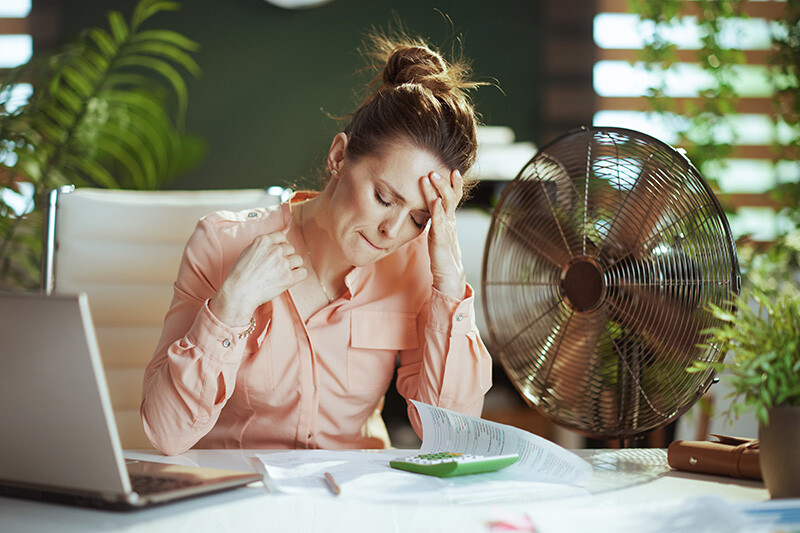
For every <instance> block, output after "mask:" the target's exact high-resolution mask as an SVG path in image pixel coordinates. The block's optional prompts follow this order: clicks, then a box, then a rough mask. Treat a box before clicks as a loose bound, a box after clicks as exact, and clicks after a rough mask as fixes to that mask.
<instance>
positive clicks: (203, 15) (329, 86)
mask: <svg viewBox="0 0 800 533" xmlns="http://www.w3.org/2000/svg"><path fill="white" fill-rule="evenodd" d="M182 3H183V7H182V9H181V10H180V11H179V12H177V13H161V14H159V15H157V16H156V17H154V18H153V19H152V20H151V21H150V22H149V25H151V26H153V27H159V28H169V29H174V30H177V31H180V32H181V33H184V34H185V35H187V36H188V37H190V38H192V39H194V40H196V41H198V42H199V43H200V44H201V45H202V49H201V51H200V52H199V53H198V54H197V56H196V57H197V60H198V63H199V64H200V66H201V68H202V69H203V76H202V78H201V79H198V80H192V81H190V82H189V112H188V115H187V119H186V127H187V130H188V131H189V132H191V133H194V134H198V135H200V136H201V137H203V138H204V139H205V140H206V142H207V143H208V151H207V154H206V157H205V159H204V160H203V162H202V163H201V164H200V165H199V166H198V167H196V168H195V169H193V170H191V171H190V172H189V173H188V174H186V175H184V176H181V177H180V178H178V179H177V180H176V181H175V182H173V183H172V184H171V185H170V188H176V189H180V188H186V189H202V188H235V187H261V186H267V185H304V184H305V185H308V184H309V183H313V181H309V179H310V178H315V177H316V176H317V175H318V169H320V168H321V167H322V163H323V160H324V155H325V153H326V151H327V148H328V146H329V144H330V140H331V138H332V137H333V135H334V134H335V133H336V132H337V131H339V129H340V123H339V122H337V121H336V120H332V119H331V118H329V117H328V115H327V114H328V113H329V114H331V115H334V116H342V115H346V114H347V113H349V112H351V111H352V110H354V109H355V107H356V105H357V103H358V101H359V99H358V97H357V96H358V92H359V90H360V87H361V84H362V82H363V81H364V80H365V79H366V78H365V76H364V75H363V74H358V73H357V71H358V69H359V68H361V67H362V66H363V65H364V62H363V60H362V59H361V57H360V56H359V54H358V52H357V50H356V48H357V46H358V45H359V43H360V41H361V38H362V35H363V33H364V31H365V30H367V29H369V28H370V27H371V26H385V25H386V24H388V23H389V22H390V21H391V20H392V17H393V13H396V14H397V15H398V16H399V17H400V19H402V20H403V22H404V23H405V24H406V25H407V26H408V27H409V28H411V29H413V30H414V31H416V32H417V33H419V34H421V35H422V36H424V37H426V38H428V39H430V40H431V42H433V43H434V44H436V45H446V44H447V43H448V42H450V41H452V36H453V34H454V30H455V33H456V34H461V35H462V36H463V42H464V50H465V55H466V56H467V57H470V58H472V60H473V67H474V73H475V76H476V77H477V78H479V79H483V80H486V81H492V80H496V81H497V83H498V84H499V86H500V88H501V89H502V91H501V90H498V89H497V88H495V87H483V88H481V89H479V90H478V91H477V92H476V93H474V100H475V102H476V103H477V105H478V109H479V111H480V112H481V113H482V115H483V121H484V122H485V123H486V124H491V125H506V126H510V127H511V128H513V129H514V131H515V132H516V134H517V138H518V139H520V140H532V141H536V140H537V139H536V129H535V128H536V123H537V106H538V91H537V76H536V72H537V70H538V69H537V64H538V62H539V59H538V47H537V33H538V32H537V20H538V19H539V17H538V15H537V11H538V9H539V7H538V6H539V2H537V1H535V0H503V1H497V2H489V1H487V0H441V1H438V2H432V1H425V0H404V1H402V2H398V1H389V0H369V1H367V0H333V1H332V2H330V3H329V4H326V5H323V6H321V7H317V8H313V9H307V10H298V11H288V10H285V9H282V8H279V7H275V6H273V5H271V4H268V3H267V2H265V1H264V0H184V1H183V2H182ZM134 4H135V2H134V1H132V0H116V1H114V0H83V1H79V0H70V1H68V2H65V3H64V4H61V8H60V14H59V20H60V31H61V38H62V40H68V39H71V38H72V37H73V36H74V35H75V34H76V33H77V32H78V31H79V30H80V29H82V28H84V27H87V26H93V25H103V26H105V25H106V22H105V18H104V16H105V15H104V14H105V12H106V11H108V10H109V9H117V10H120V11H122V13H123V14H124V15H125V16H126V18H128V17H129V15H130V12H131V11H132V6H133V5H134ZM440 12H443V13H446V14H447V15H448V16H449V17H450V19H452V26H451V25H450V24H449V23H448V22H447V21H446V20H445V18H444V17H443V16H442V15H441V14H440ZM304 178H305V179H306V181H304V180H303V179H304Z"/></svg>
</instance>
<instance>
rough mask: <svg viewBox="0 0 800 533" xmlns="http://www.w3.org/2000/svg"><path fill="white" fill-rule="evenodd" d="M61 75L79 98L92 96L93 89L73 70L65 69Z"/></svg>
mask: <svg viewBox="0 0 800 533" xmlns="http://www.w3.org/2000/svg"><path fill="white" fill-rule="evenodd" d="M62 75H63V77H64V79H65V80H66V81H67V82H68V83H69V84H70V87H72V88H73V89H74V90H75V92H76V93H77V94H78V95H79V96H81V97H84V98H85V97H88V96H91V95H92V94H94V87H92V86H91V85H89V83H87V81H86V79H85V78H83V77H82V76H81V75H80V74H78V73H77V72H75V71H74V70H73V69H71V68H65V69H64V72H62Z"/></svg>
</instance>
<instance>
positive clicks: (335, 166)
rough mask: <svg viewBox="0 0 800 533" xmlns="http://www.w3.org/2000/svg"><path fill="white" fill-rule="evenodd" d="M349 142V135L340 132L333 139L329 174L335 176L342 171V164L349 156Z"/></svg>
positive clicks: (329, 159) (328, 163)
mask: <svg viewBox="0 0 800 533" xmlns="http://www.w3.org/2000/svg"><path fill="white" fill-rule="evenodd" d="M347 141H348V139H347V135H345V133H344V132H339V133H337V134H336V137H334V138H333V142H332V143H331V148H330V150H328V159H327V165H328V172H330V173H331V174H332V175H334V176H335V175H336V174H337V173H338V172H339V171H340V170H341V167H342V163H343V162H344V158H345V156H346V155H347ZM334 171H336V172H334Z"/></svg>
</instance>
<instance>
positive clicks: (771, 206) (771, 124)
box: [593, 0, 800, 241]
mask: <svg viewBox="0 0 800 533" xmlns="http://www.w3.org/2000/svg"><path fill="white" fill-rule="evenodd" d="M680 6H681V7H680V14H679V19H678V20H679V23H678V24H676V25H674V26H670V29H669V31H663V28H661V30H660V31H661V33H660V35H661V36H662V37H664V36H666V37H667V38H668V41H669V42H671V43H673V44H675V45H676V46H677V50H676V59H677V62H676V64H674V65H672V66H671V67H670V68H669V70H668V71H667V73H666V76H665V78H664V80H665V87H666V93H667V95H668V96H671V97H672V98H673V101H674V103H675V109H677V110H681V109H685V108H686V105H687V104H691V103H694V104H700V103H701V102H700V98H699V92H700V91H701V90H703V88H704V87H706V86H707V83H708V80H707V78H705V77H704V76H703V72H702V69H701V68H700V63H699V61H700V59H699V57H698V50H699V49H700V48H701V42H700V39H701V37H702V35H700V34H699V29H698V28H699V25H698V18H699V17H700V16H701V13H700V6H699V3H698V2H696V1H693V0H689V1H684V2H681V3H680ZM742 9H743V15H744V16H742V17H736V18H734V19H728V20H727V21H726V23H727V26H724V27H723V31H722V32H721V33H720V39H721V40H722V41H723V44H724V46H726V47H730V48H733V49H736V50H741V51H742V53H743V56H744V60H745V63H744V64H743V65H741V66H738V67H736V70H735V74H736V76H735V79H734V90H735V92H736V94H737V96H738V99H737V101H736V103H735V106H734V109H733V113H731V115H730V116H728V117H726V118H727V119H728V121H729V123H730V126H731V134H730V137H726V134H725V133H721V134H720V139H719V140H720V141H723V142H731V143H732V144H733V145H734V146H733V150H732V153H731V154H730V156H729V157H727V158H725V159H724V160H722V161H720V162H712V163H710V164H709V165H708V166H705V167H702V168H700V171H701V173H703V174H704V175H705V176H706V177H711V178H714V179H715V180H716V186H717V187H718V190H717V191H716V192H717V194H718V196H719V198H720V200H721V201H722V203H723V205H724V206H725V207H726V208H728V209H729V210H731V212H732V215H731V216H730V220H731V227H732V230H733V232H734V234H735V235H736V236H740V235H744V234H750V235H752V237H753V238H754V239H756V240H763V241H767V240H771V239H772V238H774V236H775V235H777V234H779V233H781V232H782V231H783V230H784V229H785V228H786V227H787V224H789V222H788V221H786V220H783V219H782V218H781V217H780V215H778V214H777V211H778V210H779V205H778V204H777V203H776V202H775V201H774V200H773V199H772V198H770V197H769V195H768V192H769V191H770V190H771V189H772V188H774V187H775V186H776V185H778V184H780V183H783V182H787V181H797V180H798V179H800V164H798V161H797V159H798V156H797V154H793V153H792V152H791V151H790V150H789V149H788V147H786V146H785V145H782V141H783V140H786V139H788V138H791V137H794V136H796V135H797V132H796V131H793V130H791V129H790V128H789V127H788V126H787V125H786V124H783V123H782V122H781V121H780V120H777V121H776V110H775V104H774V101H773V92H774V88H773V84H772V80H771V79H770V68H769V64H770V61H771V56H772V51H771V47H772V41H771V36H772V32H773V31H775V28H776V21H779V20H781V19H782V18H783V17H784V14H785V10H786V2H785V1H777V0H762V1H756V0H751V1H747V2H743V3H742ZM650 31H654V29H653V28H652V27H648V25H647V24H646V23H645V22H643V21H642V20H641V19H640V18H639V17H638V15H635V14H633V13H631V10H630V9H629V6H628V1H627V0H598V2H597V11H596V14H595V18H594V24H593V33H594V42H595V63H594V69H593V85H594V91H595V115H594V119H593V122H594V123H595V124H597V125H605V126H620V127H628V128H632V129H637V130H640V131H643V132H645V133H648V134H650V135H653V136H654V137H657V138H659V139H661V140H663V141H665V142H667V143H669V144H673V145H675V146H677V147H680V144H676V143H677V142H678V136H677V134H676V132H675V129H674V124H675V121H678V122H679V121H680V120H681V117H680V116H673V117H664V116H658V115H656V114H654V113H652V112H651V107H650V103H649V102H648V99H647V98H645V94H646V92H647V89H648V87H650V86H653V85H654V84H655V79H654V75H653V73H652V72H648V71H647V69H645V67H644V64H643V63H642V61H641V59H640V51H641V50H642V48H643V46H644V44H645V43H646V42H647V39H648V38H650V36H651V35H649V32H650ZM668 119H671V121H670V120H668ZM776 147H777V148H776Z"/></svg>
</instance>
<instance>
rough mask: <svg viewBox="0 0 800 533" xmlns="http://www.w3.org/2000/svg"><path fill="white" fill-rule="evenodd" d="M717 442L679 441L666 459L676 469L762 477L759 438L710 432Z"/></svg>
mask: <svg viewBox="0 0 800 533" xmlns="http://www.w3.org/2000/svg"><path fill="white" fill-rule="evenodd" d="M711 436H712V437H715V438H716V439H717V441H688V440H676V441H675V442H673V443H672V444H670V445H669V448H668V449H667V462H668V463H669V466H671V467H672V468H674V469H676V470H683V471H685V472H696V473H698V474H715V475H719V476H730V477H735V478H740V479H741V478H746V479H758V480H760V479H762V478H761V466H760V465H759V461H758V440H753V439H740V438H737V437H725V436H722V435H711Z"/></svg>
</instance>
